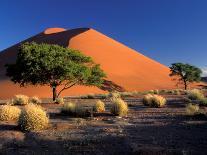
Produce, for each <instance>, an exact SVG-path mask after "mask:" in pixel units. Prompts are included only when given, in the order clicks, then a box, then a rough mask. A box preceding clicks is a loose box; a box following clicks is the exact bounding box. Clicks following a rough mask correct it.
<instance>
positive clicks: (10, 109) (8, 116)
mask: <svg viewBox="0 0 207 155" xmlns="http://www.w3.org/2000/svg"><path fill="white" fill-rule="evenodd" d="M20 113H21V110H20V109H19V108H18V107H15V106H11V105H1V106H0V120H1V121H11V120H18V119H19V116H20Z"/></svg>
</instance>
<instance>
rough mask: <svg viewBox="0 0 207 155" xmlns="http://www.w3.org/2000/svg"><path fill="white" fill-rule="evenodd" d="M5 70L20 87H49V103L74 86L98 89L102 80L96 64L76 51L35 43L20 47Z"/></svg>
mask: <svg viewBox="0 0 207 155" xmlns="http://www.w3.org/2000/svg"><path fill="white" fill-rule="evenodd" d="M6 68H7V76H9V77H10V78H11V80H12V81H13V82H15V83H19V84H20V86H25V85H29V84H32V85H49V86H50V87H51V88H52V91H53V100H55V99H56V98H57V97H59V96H60V94H61V92H63V91H64V90H66V89H69V88H71V87H72V86H75V85H85V86H97V87H101V85H102V83H103V81H104V77H106V75H105V73H104V72H103V70H102V69H101V68H100V65H98V64H95V63H94V62H93V60H92V58H91V57H88V56H85V55H83V54H82V53H81V52H79V51H77V50H73V49H69V48H64V47H61V46H58V45H52V44H44V43H42V44H37V43H35V42H32V43H28V42H27V43H24V44H22V45H21V47H20V48H19V52H18V55H17V59H16V63H15V64H6ZM58 86H62V88H61V89H60V91H59V92H57V87H58Z"/></svg>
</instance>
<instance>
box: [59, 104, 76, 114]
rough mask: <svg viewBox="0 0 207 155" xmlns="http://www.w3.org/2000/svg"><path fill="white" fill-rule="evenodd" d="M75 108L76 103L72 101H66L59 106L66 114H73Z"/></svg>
mask: <svg viewBox="0 0 207 155" xmlns="http://www.w3.org/2000/svg"><path fill="white" fill-rule="evenodd" d="M75 109H76V104H74V103H72V102H67V103H65V104H64V105H63V107H62V108H61V112H62V113H64V114H68V115H74V114H75Z"/></svg>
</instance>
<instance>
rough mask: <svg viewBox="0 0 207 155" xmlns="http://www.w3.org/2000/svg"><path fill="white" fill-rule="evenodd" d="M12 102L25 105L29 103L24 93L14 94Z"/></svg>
mask: <svg viewBox="0 0 207 155" xmlns="http://www.w3.org/2000/svg"><path fill="white" fill-rule="evenodd" d="M13 103H14V105H26V104H28V103H29V97H28V96H26V95H15V97H14V99H13Z"/></svg>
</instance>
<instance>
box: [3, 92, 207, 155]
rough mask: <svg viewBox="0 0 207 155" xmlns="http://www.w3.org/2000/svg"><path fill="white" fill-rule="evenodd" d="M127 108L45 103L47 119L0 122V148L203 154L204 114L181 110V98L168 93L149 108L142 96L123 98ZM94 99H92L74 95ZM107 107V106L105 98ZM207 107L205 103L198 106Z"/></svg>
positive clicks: (6, 151)
mask: <svg viewBox="0 0 207 155" xmlns="http://www.w3.org/2000/svg"><path fill="white" fill-rule="evenodd" d="M125 100H126V101H127V102H128V103H129V108H130V111H129V114H128V116H127V117H123V118H120V117H115V116H111V114H110V113H108V112H106V113H103V114H100V115H99V116H96V117H92V118H86V119H83V118H72V117H69V116H63V115H60V113H59V112H60V111H59V110H60V106H59V105H54V104H51V105H49V104H45V105H44V107H45V108H46V110H47V111H48V114H49V116H50V121H51V125H50V127H49V128H48V129H47V130H44V131H40V132H30V133H23V132H21V131H19V129H18V128H17V127H16V123H15V122H1V123H0V152H1V154H11V155H14V154H38V155H39V154H48V155H51V154H98V155H99V154H100V155H106V154H111V155H112V154H113V155H114V154H117V155H119V154H122V155H123V154H141V155H153V154H156V155H164V154H166V155H169V154H176V155H177V154H178V155H180V154H181V155H191V154H192V155H194V154H195V155H197V154H199V155H202V154H203V155H204V154H207V147H206V146H207V138H206V137H207V118H206V117H189V116H187V115H186V114H185V103H184V102H183V101H182V98H178V97H176V98H175V97H172V96H171V97H168V103H167V106H166V107H164V108H148V107H145V106H143V105H142V103H141V99H139V98H138V99H136V98H127V99H125ZM74 102H79V103H80V102H81V103H83V104H85V105H88V106H90V105H92V104H93V103H94V102H95V100H94V99H84V100H83V99H82V100H74ZM106 103H107V111H109V102H108V101H106ZM202 108H203V109H204V110H205V111H206V112H207V109H206V108H205V107H202Z"/></svg>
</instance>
